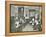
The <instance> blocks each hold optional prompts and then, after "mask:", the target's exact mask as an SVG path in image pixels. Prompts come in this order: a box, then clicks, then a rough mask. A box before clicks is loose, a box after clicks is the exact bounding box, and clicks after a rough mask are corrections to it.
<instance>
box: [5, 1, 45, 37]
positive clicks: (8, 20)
mask: <svg viewBox="0 0 46 37" xmlns="http://www.w3.org/2000/svg"><path fill="white" fill-rule="evenodd" d="M12 5H14V6H15V7H16V6H20V7H24V8H25V9H30V7H31V10H30V11H31V12H32V11H35V8H36V7H37V8H40V7H41V20H42V21H41V22H42V28H41V29H42V31H29V30H30V29H29V30H27V31H25V32H23V31H22V30H20V29H19V30H17V29H14V28H13V29H14V30H17V32H14V31H13V32H12V30H11V16H12V15H13V16H14V13H12V12H14V11H16V10H15V8H14V9H12ZM25 6H27V7H28V6H30V7H29V8H26V7H25ZM16 9H17V8H16ZM12 10H14V11H12ZM22 10H23V8H22ZM11 11H12V12H11ZM19 11H20V8H19V10H18V12H19ZM26 11H27V16H28V10H26ZM36 11H37V9H36ZM39 11H40V10H39ZM16 12H17V11H16ZM20 12H21V11H20ZM22 15H23V13H22ZM32 15H33V14H32ZM16 16H17V15H16ZM19 16H20V17H21V14H20V15H19ZM30 16H31V14H30ZM39 17H40V16H39ZM5 20H6V21H5V23H6V24H5V35H6V36H15V35H35V34H44V33H45V3H36V2H20V1H5ZM25 20H26V19H25ZM26 21H27V20H26ZM12 22H14V21H12ZM28 22H29V21H27V22H26V23H27V24H29V23H28ZM24 24H25V23H24ZM27 24H26V25H27ZM22 27H23V26H22ZM21 29H22V28H21ZM27 29H28V27H27ZM19 31H20V32H19Z"/></svg>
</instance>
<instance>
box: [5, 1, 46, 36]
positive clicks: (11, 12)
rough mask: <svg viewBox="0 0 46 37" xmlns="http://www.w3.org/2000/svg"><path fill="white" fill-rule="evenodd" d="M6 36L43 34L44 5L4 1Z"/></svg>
mask: <svg viewBox="0 0 46 37" xmlns="http://www.w3.org/2000/svg"><path fill="white" fill-rule="evenodd" d="M5 8H6V9H5V11H6V12H5V14H6V15H5V16H6V22H5V23H6V27H5V28H6V35H8V36H11V35H12V36H14V35H33V34H43V33H45V4H44V3H36V2H19V1H6V6H5Z"/></svg>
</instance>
